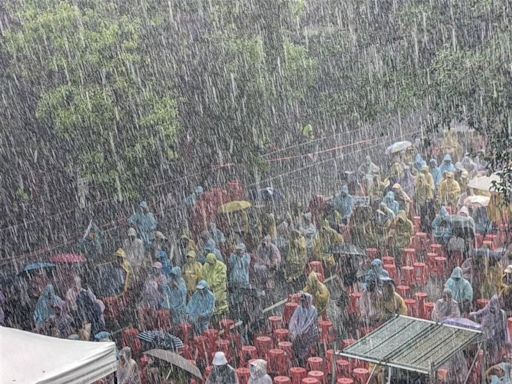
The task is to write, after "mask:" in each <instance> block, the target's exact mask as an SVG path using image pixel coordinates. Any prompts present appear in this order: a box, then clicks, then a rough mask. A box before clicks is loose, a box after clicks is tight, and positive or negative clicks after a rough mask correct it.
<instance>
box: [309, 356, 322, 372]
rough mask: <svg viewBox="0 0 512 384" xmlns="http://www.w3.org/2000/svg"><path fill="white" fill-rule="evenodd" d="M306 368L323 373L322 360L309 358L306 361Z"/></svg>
mask: <svg viewBox="0 0 512 384" xmlns="http://www.w3.org/2000/svg"><path fill="white" fill-rule="evenodd" d="M308 367H309V370H310V371H323V369H324V359H322V358H321V357H310V358H309V359H308Z"/></svg>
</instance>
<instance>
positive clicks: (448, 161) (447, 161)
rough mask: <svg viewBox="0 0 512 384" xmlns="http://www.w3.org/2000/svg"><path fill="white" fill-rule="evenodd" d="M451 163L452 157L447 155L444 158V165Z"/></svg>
mask: <svg viewBox="0 0 512 384" xmlns="http://www.w3.org/2000/svg"><path fill="white" fill-rule="evenodd" d="M451 162H452V157H451V156H450V155H446V156H445V157H444V158H443V163H451Z"/></svg>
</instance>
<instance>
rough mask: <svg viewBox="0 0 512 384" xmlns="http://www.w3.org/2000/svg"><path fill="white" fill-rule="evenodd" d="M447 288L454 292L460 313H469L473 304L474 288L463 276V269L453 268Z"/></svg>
mask: <svg viewBox="0 0 512 384" xmlns="http://www.w3.org/2000/svg"><path fill="white" fill-rule="evenodd" d="M445 286H446V288H448V289H449V290H450V291H451V292H452V295H453V298H454V299H455V301H456V302H457V303H459V310H460V312H461V313H468V312H469V308H470V307H471V303H472V302H473V287H472V286H471V283H470V282H469V281H467V280H466V279H465V278H464V277H463V276H462V268H461V267H455V268H453V271H452V275H451V276H450V278H449V279H448V280H447V281H446V284H445Z"/></svg>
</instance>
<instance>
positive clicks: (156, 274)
mask: <svg viewBox="0 0 512 384" xmlns="http://www.w3.org/2000/svg"><path fill="white" fill-rule="evenodd" d="M165 284H167V281H166V279H165V276H163V275H162V264H161V263H159V262H158V261H157V262H155V263H154V264H153V268H151V271H150V273H149V276H148V277H147V279H146V282H145V283H144V287H143V289H142V294H141V303H140V306H139V308H147V309H150V310H153V311H157V310H159V309H160V308H161V306H162V303H164V301H165V299H166V297H165V293H164V291H163V289H162V286H163V285H165Z"/></svg>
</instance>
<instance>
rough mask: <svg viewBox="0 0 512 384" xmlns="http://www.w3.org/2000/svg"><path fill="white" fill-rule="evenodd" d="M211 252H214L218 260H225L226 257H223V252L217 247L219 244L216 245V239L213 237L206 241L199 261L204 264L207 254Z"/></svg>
mask: <svg viewBox="0 0 512 384" xmlns="http://www.w3.org/2000/svg"><path fill="white" fill-rule="evenodd" d="M209 253H213V254H214V255H215V257H216V258H217V260H219V261H222V262H224V257H222V253H221V251H220V249H219V248H217V246H216V245H215V240H213V239H208V240H207V241H206V244H205V245H204V248H203V249H202V250H201V252H200V253H199V257H198V258H197V261H199V262H200V263H201V264H203V265H204V263H205V262H206V256H208V254H209Z"/></svg>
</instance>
